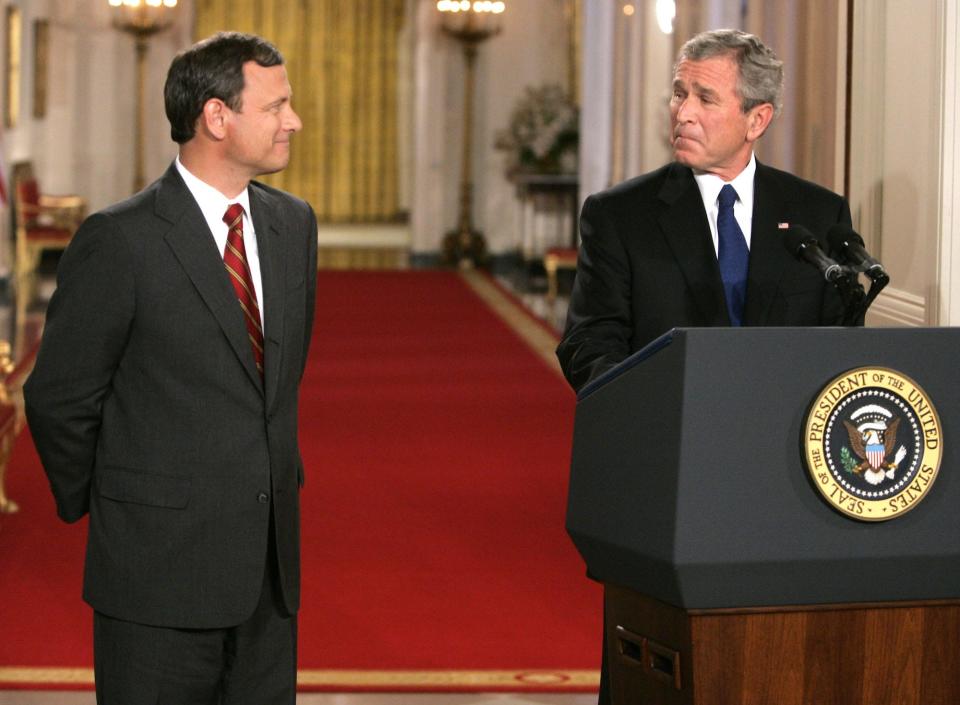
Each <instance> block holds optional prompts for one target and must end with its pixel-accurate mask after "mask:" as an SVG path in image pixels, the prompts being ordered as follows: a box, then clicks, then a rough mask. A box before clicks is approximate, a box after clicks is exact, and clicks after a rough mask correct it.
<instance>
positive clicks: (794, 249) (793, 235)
mask: <svg viewBox="0 0 960 705" xmlns="http://www.w3.org/2000/svg"><path fill="white" fill-rule="evenodd" d="M811 241H812V242H814V243H816V242H817V238H815V237H814V236H813V233H812V232H810V231H809V230H807V229H806V228H805V227H803V226H802V225H791V226H790V227H789V228H787V233H786V235H784V236H783V245H784V247H786V248H787V250H788V251H789V252H790V254H791V255H793V256H794V257H799V256H800V252H801V250H803V249H804V248H805V247H809V246H810V243H811ZM817 244H819V243H817Z"/></svg>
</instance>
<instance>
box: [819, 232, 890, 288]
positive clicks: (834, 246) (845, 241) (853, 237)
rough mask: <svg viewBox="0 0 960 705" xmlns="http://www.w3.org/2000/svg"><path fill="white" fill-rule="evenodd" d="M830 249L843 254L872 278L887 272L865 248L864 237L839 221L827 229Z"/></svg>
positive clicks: (852, 264)
mask: <svg viewBox="0 0 960 705" xmlns="http://www.w3.org/2000/svg"><path fill="white" fill-rule="evenodd" d="M827 242H828V243H830V249H831V251H833V252H838V253H840V254H841V255H843V258H844V259H845V260H846V261H847V262H849V263H850V264H851V266H853V267H855V268H856V269H857V270H858V271H861V272H865V273H866V274H867V276H869V277H870V278H871V279H872V278H875V277H876V276H879V275H881V274H886V272H885V271H884V269H883V265H882V264H880V263H879V262H878V261H877V260H875V259H874V258H873V257H871V256H870V253H869V252H867V251H866V249H864V246H863V238H862V237H860V236H859V235H858V234H857V233H856V232H855V231H854V230H853V228H851V227H850V226H849V225H843V224H841V223H837V224H836V225H833V226H831V228H830V230H828V231H827Z"/></svg>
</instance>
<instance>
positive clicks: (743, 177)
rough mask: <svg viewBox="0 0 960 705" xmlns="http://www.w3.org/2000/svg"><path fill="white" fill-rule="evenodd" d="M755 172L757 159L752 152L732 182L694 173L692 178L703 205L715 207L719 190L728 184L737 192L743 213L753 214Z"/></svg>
mask: <svg viewBox="0 0 960 705" xmlns="http://www.w3.org/2000/svg"><path fill="white" fill-rule="evenodd" d="M756 172H757V158H756V155H754V153H753V152H751V153H750V161H749V162H747V165H746V166H745V167H744V168H743V171H741V172H740V173H739V174H737V175H736V176H735V177H734V178H733V180H732V181H729V182H728V181H724V180H723V179H721V178H720V177H719V176H717V175H715V174H707V173H697V172H694V174H693V178H694V179H695V180H696V182H697V187H698V188H699V189H700V195H701V196H702V197H703V202H704V203H705V204H707V203H708V204H711V205H716V203H717V198H718V197H719V196H720V189H722V188H723V186H724V184H727V183H729V184H730V185H731V186H733V188H734V190H735V191H736V192H737V197H738V199H739V200H740V203H741V204H742V205H743V207H744V212H746V213H753V177H754V175H755V174H756Z"/></svg>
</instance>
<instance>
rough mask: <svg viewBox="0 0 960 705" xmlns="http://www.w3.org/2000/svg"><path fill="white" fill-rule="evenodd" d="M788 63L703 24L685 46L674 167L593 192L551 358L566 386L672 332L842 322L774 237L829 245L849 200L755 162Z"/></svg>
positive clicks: (826, 293) (674, 104)
mask: <svg viewBox="0 0 960 705" xmlns="http://www.w3.org/2000/svg"><path fill="white" fill-rule="evenodd" d="M782 92H783V63H782V62H781V61H779V60H778V59H777V57H776V55H775V54H774V53H773V51H771V50H770V49H769V48H768V47H766V46H765V45H764V44H763V43H762V42H761V41H760V39H759V38H757V37H756V36H753V35H751V34H746V33H744V32H740V31H737V30H716V31H711V32H704V33H702V34H699V35H697V36H695V37H694V38H693V39H691V40H689V41H688V42H687V43H686V44H685V45H684V46H683V47H682V48H681V50H680V54H679V57H678V61H677V64H676V66H675V69H674V78H673V94H672V97H671V99H670V129H671V132H670V142H671V144H672V146H673V154H674V159H675V161H673V162H671V163H670V164H667V165H666V166H664V167H661V168H660V169H657V170H656V171H653V172H650V173H649V174H644V175H643V176H639V177H636V178H633V179H630V180H628V181H625V182H623V183H621V184H618V185H616V186H614V187H612V188H610V189H608V190H606V191H602V192H600V193H597V194H594V195H592V196H590V197H588V198H587V199H586V201H585V203H584V205H583V210H582V213H581V217H580V236H581V248H580V255H579V261H578V263H577V274H576V279H575V281H574V287H573V293H572V295H571V300H570V309H569V313H568V317H567V325H566V330H565V332H564V335H563V340H562V341H561V343H560V346H559V347H558V349H557V356H558V357H559V359H560V364H561V366H562V367H563V372H564V374H565V375H566V378H567V379H568V380H569V382H570V384H571V385H572V386H573V387H574V389H580V388H582V387H583V386H584V385H585V384H586V383H587V382H589V381H590V380H592V379H595V378H596V377H598V376H599V375H600V374H602V373H603V372H605V371H606V370H608V369H609V368H611V367H613V366H614V365H616V364H617V363H618V362H620V361H622V360H624V359H626V358H627V357H629V356H630V354H631V353H633V352H635V351H637V350H639V349H640V348H642V347H643V346H644V345H646V344H647V343H649V342H650V341H651V340H653V339H654V338H656V337H658V336H659V335H661V334H662V333H665V332H666V331H668V330H670V329H671V328H674V327H680V326H683V327H698V326H815V325H835V324H839V323H840V320H841V318H842V316H843V305H842V302H841V299H840V296H839V294H838V293H837V292H836V290H835V289H834V288H833V287H832V286H831V285H830V284H828V283H827V282H826V281H825V280H824V278H823V277H822V276H820V275H819V274H818V272H817V270H816V269H814V268H813V267H811V266H809V265H808V264H806V263H803V262H800V261H798V260H796V259H795V258H794V257H793V256H792V255H791V254H790V252H788V250H787V249H786V248H785V247H784V245H783V243H782V238H783V236H784V233H785V232H786V229H787V228H788V227H790V226H791V225H802V226H804V227H805V228H806V229H807V230H809V231H810V232H811V233H813V234H814V235H815V236H816V237H817V238H818V239H820V240H821V242H822V243H823V244H824V247H825V246H826V233H827V230H828V229H829V228H830V226H832V225H834V224H837V223H842V224H845V225H849V224H850V222H851V221H850V208H849V206H848V204H847V202H846V200H845V199H844V198H842V197H841V196H838V195H837V194H835V193H832V192H830V191H828V190H827V189H825V188H822V187H820V186H817V185H816V184H813V183H810V182H808V181H804V180H802V179H800V178H798V177H796V176H793V175H791V174H788V173H786V172H783V171H780V170H778V169H774V168H772V167H769V166H766V165H765V164H761V163H759V162H758V161H757V159H756V157H755V156H754V153H753V145H754V143H755V142H756V141H757V140H759V139H760V138H761V137H762V136H763V134H764V132H765V131H766V130H767V128H768V127H769V125H770V123H771V122H772V120H773V119H774V117H775V116H776V115H777V114H778V113H779V112H780V109H781V107H782Z"/></svg>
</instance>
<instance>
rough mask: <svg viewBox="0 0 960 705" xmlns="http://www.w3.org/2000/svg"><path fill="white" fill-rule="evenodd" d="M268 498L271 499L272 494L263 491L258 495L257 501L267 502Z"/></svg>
mask: <svg viewBox="0 0 960 705" xmlns="http://www.w3.org/2000/svg"><path fill="white" fill-rule="evenodd" d="M268 499H270V495H268V494H267V493H266V492H261V493H260V494H258V495H257V501H258V502H260V504H266V503H267V500H268Z"/></svg>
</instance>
